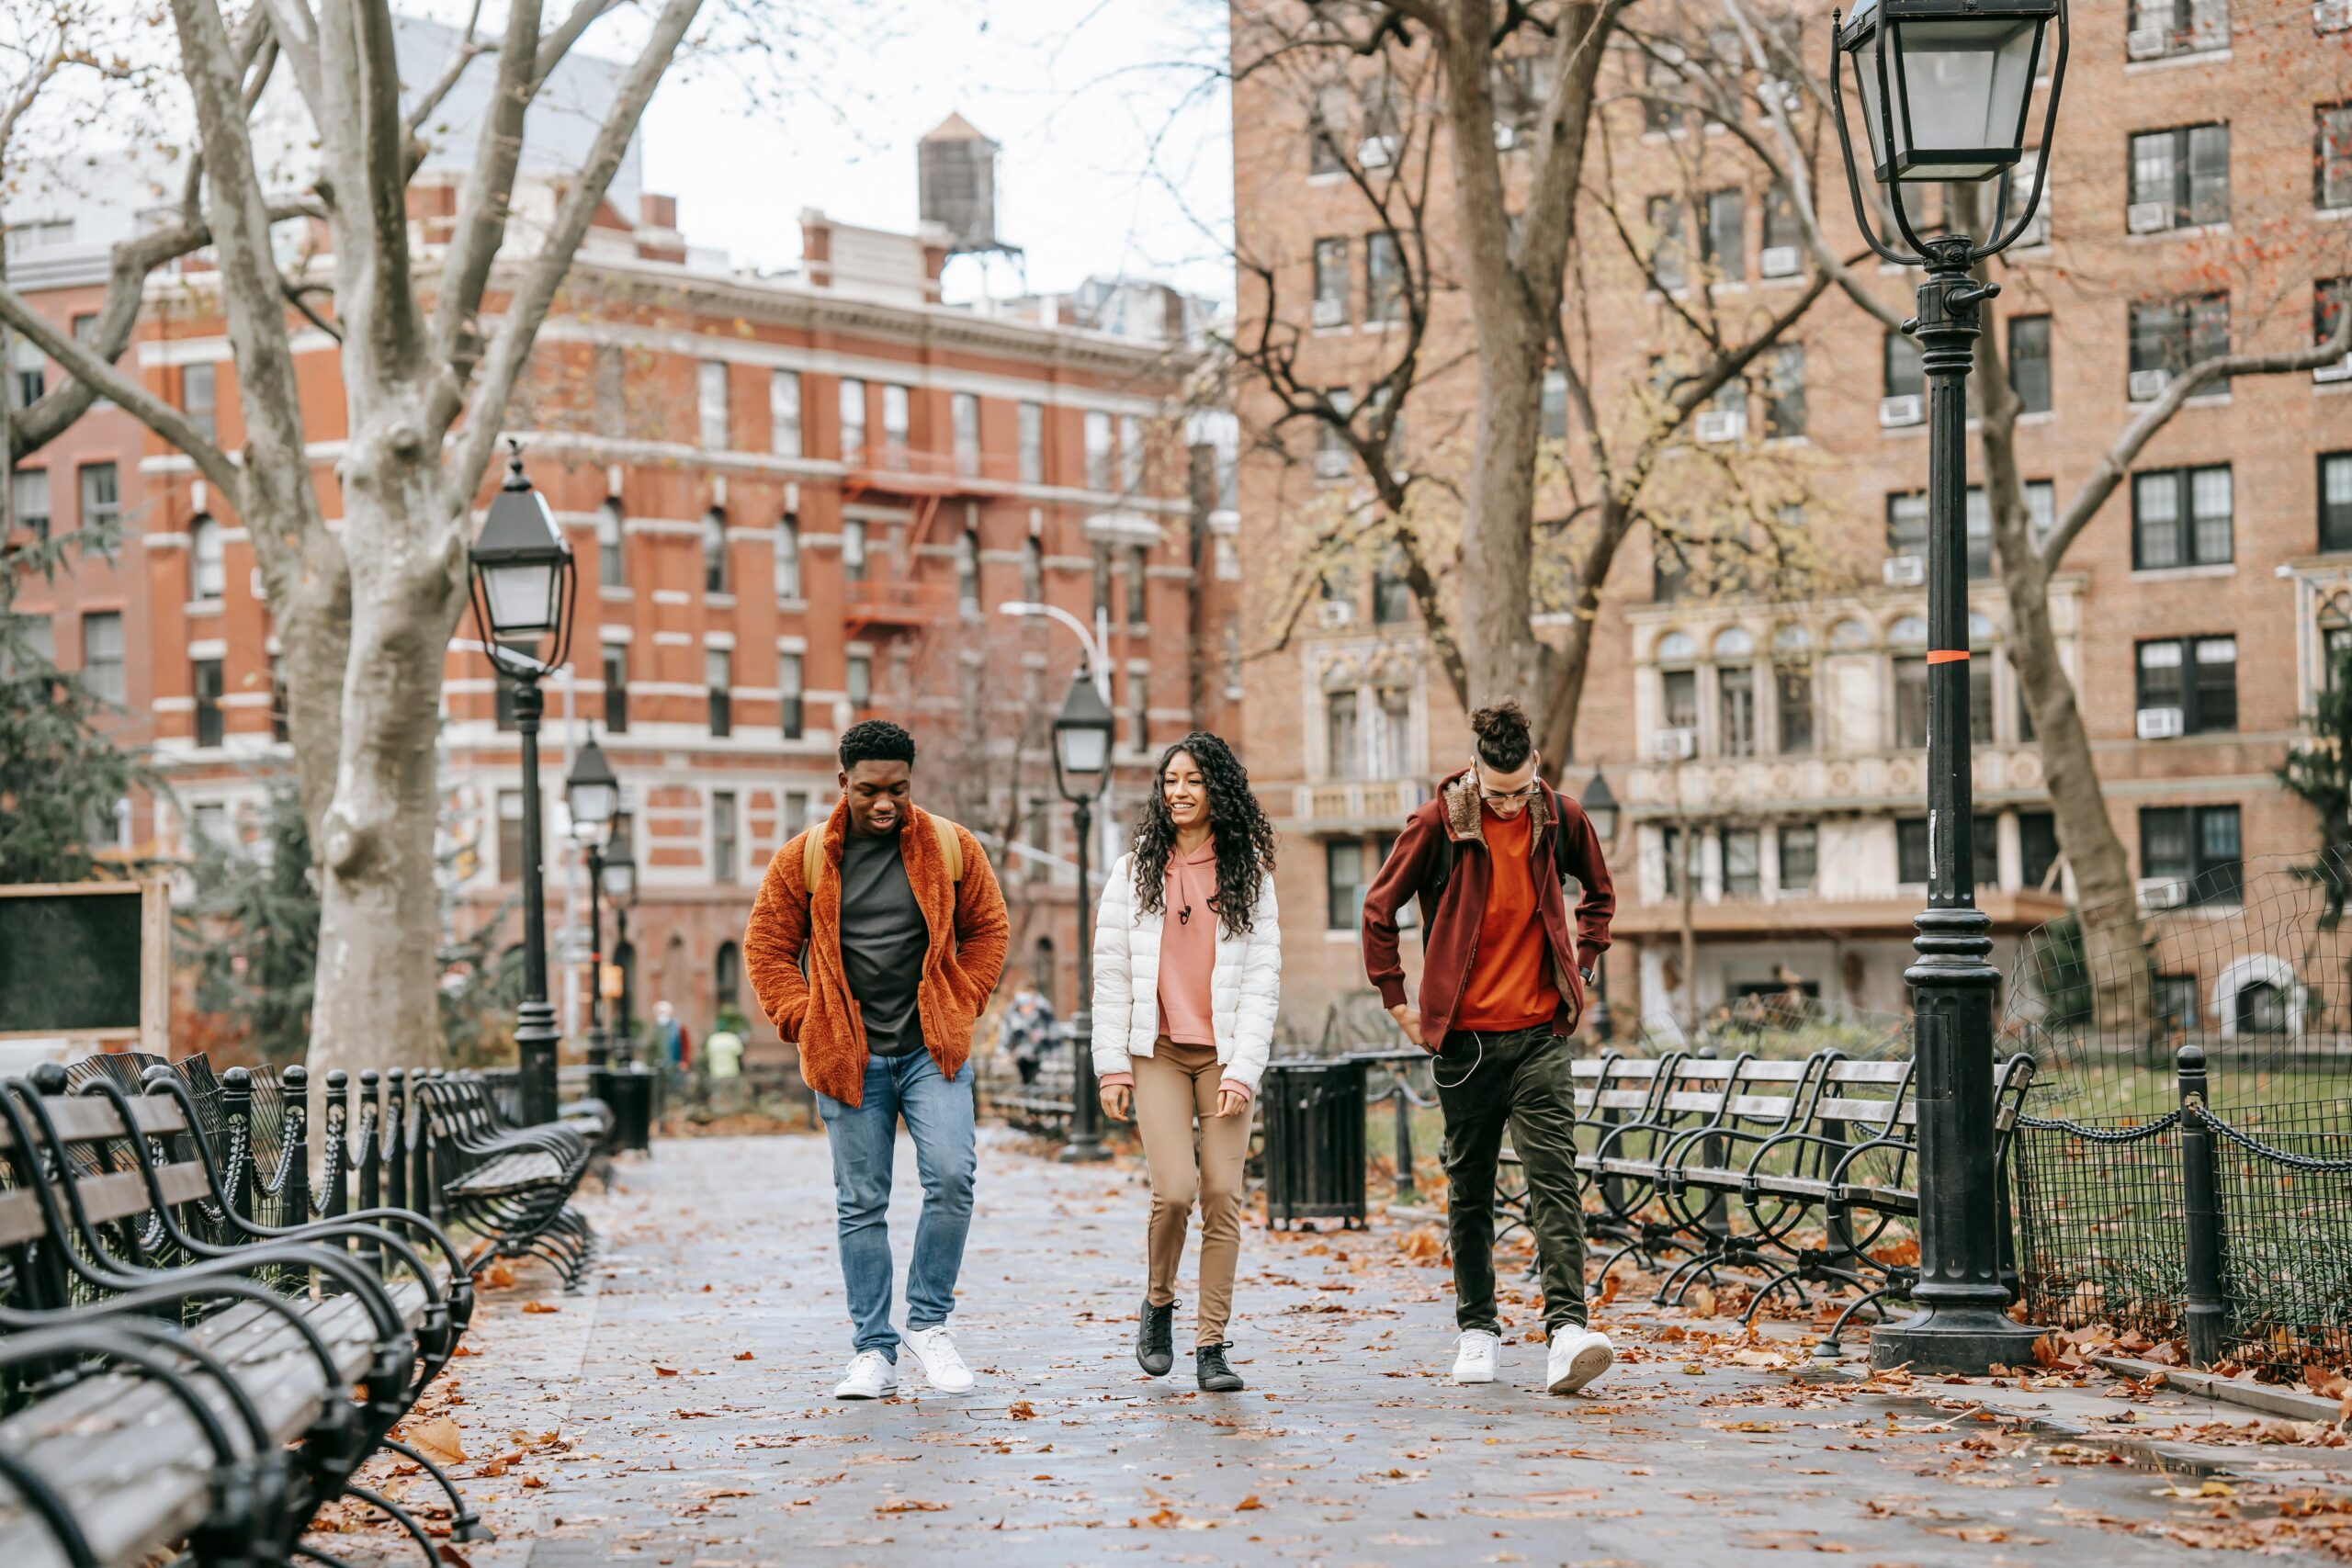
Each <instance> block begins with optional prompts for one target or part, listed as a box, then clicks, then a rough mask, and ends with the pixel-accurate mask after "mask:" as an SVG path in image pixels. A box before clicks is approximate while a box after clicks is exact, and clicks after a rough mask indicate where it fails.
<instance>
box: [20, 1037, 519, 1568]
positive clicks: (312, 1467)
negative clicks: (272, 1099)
mask: <svg viewBox="0 0 2352 1568" xmlns="http://www.w3.org/2000/svg"><path fill="white" fill-rule="evenodd" d="M142 1067H143V1070H142ZM133 1073H136V1074H137V1076H138V1077H139V1080H140V1081H139V1083H138V1084H137V1086H136V1089H135V1090H134V1088H133V1086H132V1085H130V1083H128V1082H126V1079H127V1078H129V1077H130V1076H131V1075H132V1074H133ZM75 1077H76V1078H77V1079H78V1081H69V1077H68V1075H67V1074H66V1073H65V1072H64V1071H62V1070H61V1069H59V1068H56V1067H53V1066H52V1067H44V1068H40V1069H38V1070H37V1071H36V1072H35V1073H34V1074H33V1075H32V1076H31V1077H29V1078H28V1079H10V1080H6V1082H0V1562H5V1563H6V1564H7V1565H8V1568H47V1565H48V1564H51V1563H65V1564H74V1565H77V1568H79V1565H83V1564H109V1565H111V1564H130V1563H140V1562H150V1561H156V1560H160V1559H161V1558H164V1557H168V1556H172V1555H174V1554H175V1553H176V1554H179V1555H182V1556H185V1557H188V1558H193V1559H194V1560H195V1561H196V1562H199V1563H207V1564H228V1563H237V1564H244V1563H264V1562H285V1561H287V1560H288V1558H289V1557H290V1556H291V1555H293V1554H295V1553H296V1552H297V1551H301V1552H304V1553H305V1554H311V1555H316V1554H315V1553H312V1552H311V1551H310V1549H308V1548H304V1547H301V1546H300V1536H301V1532H302V1529H304V1527H305V1525H306V1524H307V1522H308V1521H309V1519H310V1518H311V1516H312V1514H313V1513H315V1511H316V1510H317V1509H318V1507H319V1506H321V1505H322V1504H324V1503H326V1502H329V1501H332V1500H334V1499H335V1498H337V1497H339V1496H345V1495H350V1496H354V1497H357V1498H360V1499H361V1500H363V1501H365V1502H367V1503H368V1504H369V1505H370V1506H375V1507H378V1508H379V1509H381V1510H382V1511H383V1512H385V1513H386V1514H387V1515H388V1516H389V1517H391V1518H393V1519H394V1520H395V1521H396V1522H397V1523H398V1524H399V1525H400V1526H401V1528H402V1529H404V1530H405V1532H406V1533H407V1535H408V1537H409V1538H410V1539H411V1540H413V1542H414V1543H415V1544H416V1546H417V1547H418V1548H419V1550H420V1551H423V1552H424V1555H425V1557H426V1559H427V1561H428V1562H432V1561H437V1553H436V1550H435V1544H434V1542H433V1540H432V1539H431V1538H430V1537H429V1536H428V1535H427V1534H426V1532H425V1531H424V1528H423V1527H422V1525H421V1524H420V1523H419V1522H418V1521H417V1519H416V1518H415V1517H414V1516H413V1514H411V1513H410V1512H409V1511H408V1510H406V1509H405V1508H402V1507H401V1506H398V1505H395V1504H393V1503H391V1502H390V1501H389V1500H387V1499H385V1498H382V1497H380V1496H379V1495H376V1494H374V1493H372V1492H370V1491H368V1490H366V1489H365V1488H361V1487H357V1486H356V1485H354V1484H353V1483H352V1476H353V1475H354V1473H355V1472H356V1471H357V1470H358V1468H359V1467H360V1465H361V1464H363V1463H364V1462H365V1461H367V1460H368V1457H369V1456H370V1455H372V1454H373V1453H375V1452H377V1451H378V1450H392V1451H396V1452H398V1453H400V1454H401V1456H402V1457H403V1458H405V1459H406V1460H407V1461H410V1462H411V1463H413V1464H415V1465H417V1466H418V1467H419V1469H420V1471H421V1472H424V1473H425V1474H428V1475H430V1476H431V1477H432V1479H433V1481H434V1482H435V1483H437V1484H438V1485H439V1486H440V1487H441V1489H442V1490H443V1491H444V1492H445V1493H446V1494H447V1497H448V1499H449V1506H450V1513H451V1517H452V1521H453V1525H452V1534H453V1536H454V1537H455V1539H457V1540H479V1539H482V1538H483V1537H484V1536H485V1535H486V1533H487V1532H485V1531H484V1530H482V1529H481V1523H480V1520H479V1518H478V1517H476V1516H475V1515H474V1514H473V1513H472V1511H471V1510H470V1509H469V1507H468V1506H466V1504H465V1502H464V1500H463V1499H462V1497H461V1496H459V1495H458V1492H457V1490H456V1488H455V1487H454V1485H452V1484H451V1483H450V1482H449V1480H448V1477H447V1474H446V1473H445V1472H442V1471H441V1470H440V1469H439V1467H438V1466H436V1465H435V1464H434V1463H433V1462H432V1461H430V1460H429V1459H428V1458H427V1457H426V1456H424V1455H423V1454H421V1453H419V1452H417V1451H416V1450H413V1449H412V1448H410V1447H408V1446H407V1445H405V1444H402V1443H401V1442H399V1441H397V1440H395V1439H394V1438H392V1437H391V1432H392V1429H393V1427H394V1426H395V1424H396V1423H397V1422H398V1421H399V1420H400V1419H401V1417H402V1416H405V1415H407V1414H408V1412H409V1411H410V1410H412V1409H413V1407H414V1405H415V1402H416V1400H417V1397H418V1396H419V1395H420V1394H421V1393H423V1392H424V1388H425V1387H426V1386H427V1385H428V1384H429V1383H430V1382H432V1380H433V1379H434V1377H435V1376H436V1375H437V1374H438V1373H439V1372H440V1371H441V1370H442V1368H443V1367H444V1366H446V1365H447V1362H448V1360H449V1359H450V1357H451V1356H452V1355H454V1354H455V1352H456V1348H457V1343H458V1337H459V1336H460V1335H461V1334H462V1333H463V1331H464V1329H465V1326H466V1324H467V1322H468V1320H469V1317H470V1314H471V1309H472V1293H471V1286H470V1281H469V1279H468V1277H467V1274H466V1271H465V1269H464V1267H463V1263H462V1260H461V1258H459V1255H458V1251H457V1248H456V1247H455V1246H454V1245H453V1244H452V1243H451V1242H450V1240H449V1239H448V1237H447V1235H444V1234H443V1233H442V1232H441V1230H440V1229H439V1228H438V1227H437V1226H435V1224H432V1223H431V1222H430V1221H429V1220H427V1219H426V1218H425V1217H424V1216H423V1215H421V1214H417V1213H411V1212H407V1211H405V1210H401V1209H397V1208H390V1207H376V1206H372V1205H369V1206H363V1207H360V1208H357V1209H350V1208H349V1207H348V1205H347V1204H345V1203H342V1202H341V1201H340V1200H339V1199H337V1198H334V1197H331V1198H330V1200H329V1206H339V1207H342V1208H344V1209H345V1212H344V1213H341V1214H339V1215H337V1216H335V1217H331V1218H325V1219H316V1220H313V1219H311V1217H310V1216H309V1214H308V1213H304V1214H303V1215H302V1216H301V1219H300V1222H298V1223H295V1224H273V1223H271V1222H270V1221H268V1220H265V1219H261V1218H257V1217H255V1210H256V1208H257V1206H258V1205H257V1204H256V1202H255V1197H256V1194H257V1191H258V1187H257V1184H256V1183H254V1180H253V1176H254V1167H253V1160H252V1150H253V1138H252V1134H253V1127H252V1124H251V1123H252V1121H253V1115H252V1109H253V1108H252V1103H251V1097H250V1095H249V1093H245V1092H243V1091H245V1090H248V1089H250V1079H249V1076H248V1075H243V1074H241V1073H232V1074H230V1075H228V1077H227V1079H226V1080H216V1079H215V1078H214V1077H212V1075H211V1073H210V1071H209V1067H207V1066H200V1065H198V1066H183V1067H182V1068H181V1069H177V1070H175V1069H174V1068H171V1067H167V1066H164V1065H162V1064H160V1063H153V1062H148V1063H145V1064H141V1063H140V1062H137V1061H130V1062H121V1063H117V1062H106V1063H100V1064H99V1065H97V1066H89V1067H85V1068H83V1069H81V1070H80V1071H79V1072H78V1073H77V1074H76V1075H75ZM281 1109H282V1111H283V1112H284V1114H283V1117H282V1119H281V1122H280V1127H281V1130H282V1131H285V1132H288V1133H290V1134H293V1135H292V1136H290V1137H288V1138H285V1139H284V1140H283V1142H284V1143H285V1145H286V1147H287V1149H288V1154H289V1156H290V1157H289V1159H288V1169H289V1171H290V1169H291V1168H300V1167H306V1166H307V1164H308V1153H307V1150H306V1149H304V1148H303V1146H302V1142H301V1139H300V1130H301V1127H302V1124H303V1121H302V1117H303V1113H302V1111H301V1109H300V1100H299V1099H296V1100H289V1101H288V1103H287V1104H285V1105H284V1106H283V1107H281ZM215 1128H218V1129H219V1130H220V1140H219V1141H218V1142H216V1139H215V1136H214V1133H213V1129H215ZM329 1172H330V1174H329V1175H328V1178H327V1179H328V1180H329V1182H330V1183H331V1185H332V1188H333V1190H334V1192H336V1193H341V1192H343V1191H344V1190H345V1180H344V1172H343V1171H342V1170H340V1169H338V1168H334V1166H333V1165H332V1164H331V1165H330V1166H329ZM367 1186H368V1183H366V1182H365V1181H363V1183H362V1187H363V1189H364V1188H366V1187H367ZM294 1195H295V1196H298V1197H304V1203H303V1206H304V1208H305V1209H307V1208H308V1201H307V1197H305V1196H304V1193H303V1191H302V1190H301V1189H300V1188H297V1189H296V1190H295V1193H294ZM322 1560H323V1561H329V1562H332V1561H334V1560H333V1559H332V1558H323V1559H322Z"/></svg>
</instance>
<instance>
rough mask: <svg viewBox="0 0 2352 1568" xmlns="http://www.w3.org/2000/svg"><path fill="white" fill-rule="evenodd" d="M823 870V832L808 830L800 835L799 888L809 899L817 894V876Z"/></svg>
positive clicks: (815, 829) (822, 830)
mask: <svg viewBox="0 0 2352 1568" xmlns="http://www.w3.org/2000/svg"><path fill="white" fill-rule="evenodd" d="M824 869H825V830H824V829H822V828H810V829H808V830H807V831H806V832H803V833H802V834H801V835H800V887H801V891H803V892H805V893H807V894H808V895H809V897H812V898H813V897H816V894H817V874H818V873H819V872H820V871H822V870H824Z"/></svg>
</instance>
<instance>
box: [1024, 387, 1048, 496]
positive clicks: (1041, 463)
mask: <svg viewBox="0 0 2352 1568" xmlns="http://www.w3.org/2000/svg"><path fill="white" fill-rule="evenodd" d="M1018 418H1019V423H1020V425H1021V482H1022V483H1023V484H1025V485H1041V484H1044V483H1045V482H1046V405H1045V404H1043V403H1023V404H1022V405H1021V407H1020V410H1019V413H1018Z"/></svg>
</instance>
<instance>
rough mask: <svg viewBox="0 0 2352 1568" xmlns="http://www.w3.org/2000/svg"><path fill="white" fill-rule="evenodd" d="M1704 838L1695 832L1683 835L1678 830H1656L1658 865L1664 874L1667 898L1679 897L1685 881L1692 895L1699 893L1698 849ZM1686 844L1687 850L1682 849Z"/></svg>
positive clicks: (1700, 877)
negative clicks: (1688, 884)
mask: <svg viewBox="0 0 2352 1568" xmlns="http://www.w3.org/2000/svg"><path fill="white" fill-rule="evenodd" d="M1705 837H1706V835H1705V834H1703V833H1697V832H1693V833H1690V834H1685V833H1684V832H1683V830H1682V829H1679V828H1661V829H1658V849H1659V855H1658V864H1659V867H1660V869H1661V871H1662V873H1663V874H1664V878H1665V884H1666V886H1665V892H1666V896H1667V897H1669V898H1679V897H1681V896H1682V887H1683V884H1684V882H1685V880H1686V879H1687V880H1688V882H1689V883H1690V886H1691V893H1692V894H1693V895H1695V894H1697V892H1698V891H1699V885H1700V883H1701V881H1702V874H1701V871H1700V863H1699V856H1700V848H1699V847H1700V844H1701V842H1702V840H1704V839H1705ZM1686 843H1687V845H1688V846H1689V847H1688V848H1687V849H1686V848H1685V847H1684V846H1685V845H1686Z"/></svg>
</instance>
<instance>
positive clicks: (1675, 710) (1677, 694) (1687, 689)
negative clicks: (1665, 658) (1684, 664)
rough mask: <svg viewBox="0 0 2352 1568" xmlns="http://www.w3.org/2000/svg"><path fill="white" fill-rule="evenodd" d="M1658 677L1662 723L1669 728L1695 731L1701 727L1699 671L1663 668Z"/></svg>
mask: <svg viewBox="0 0 2352 1568" xmlns="http://www.w3.org/2000/svg"><path fill="white" fill-rule="evenodd" d="M1657 679H1658V694H1659V696H1660V698H1661V701H1660V704H1659V719H1660V721H1661V723H1662V724H1663V725H1664V727H1665V728H1668V729H1682V730H1692V731H1695V730H1696V729H1697V728H1699V672H1698V671H1695V670H1661V671H1658V677H1657Z"/></svg>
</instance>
